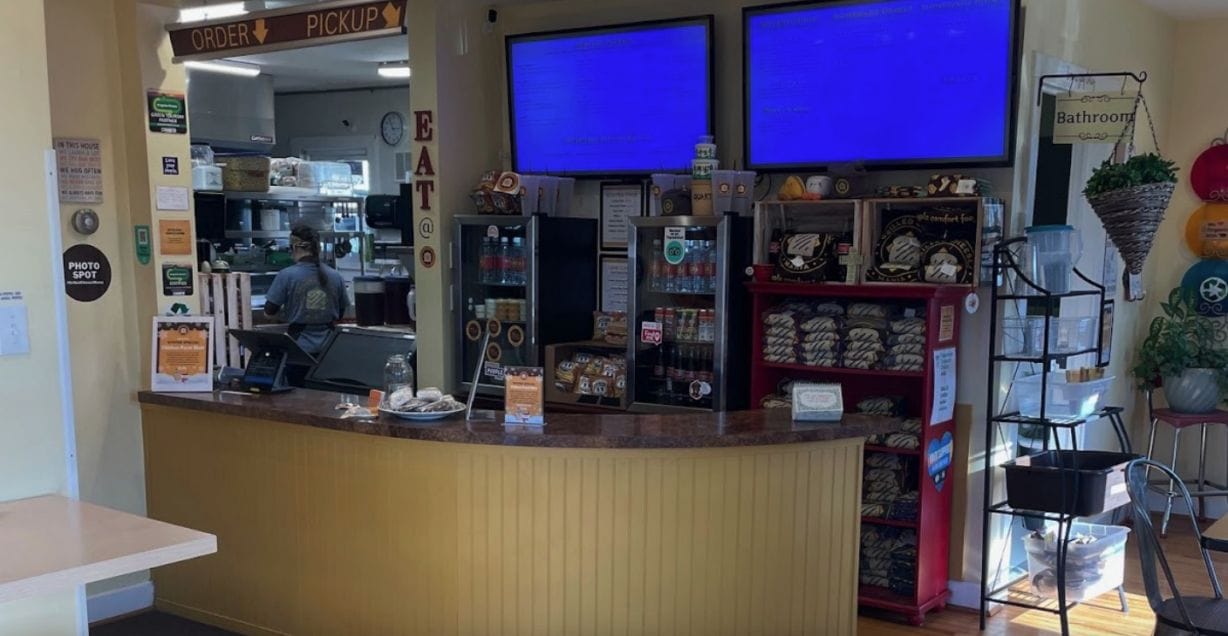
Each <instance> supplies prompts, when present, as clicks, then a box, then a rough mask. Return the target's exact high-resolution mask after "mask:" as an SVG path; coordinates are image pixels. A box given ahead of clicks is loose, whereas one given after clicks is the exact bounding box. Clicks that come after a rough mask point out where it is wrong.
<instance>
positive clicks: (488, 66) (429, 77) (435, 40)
mask: <svg viewBox="0 0 1228 636" xmlns="http://www.w3.org/2000/svg"><path fill="white" fill-rule="evenodd" d="M485 16H486V11H485V9H478V8H473V7H470V6H469V3H444V2H435V3H427V2H411V3H410V7H409V16H408V23H409V47H410V51H409V53H410V55H409V58H410V60H412V64H413V69H414V77H413V80H412V81H413V90H412V91H411V93H410V118H409V121H408V122H407V131H406V134H407V135H408V136H409V137H410V142H409V143H410V152H411V153H412V154H413V157H414V159H415V161H417V160H419V159H420V157H421V152H422V148H423V146H424V145H425V147H426V148H427V149H428V151H429V152H430V155H431V162H432V165H433V166H434V169H435V173H436V174H435V175H434V176H433V177H430V176H419V177H415V181H424V180H431V181H433V182H434V184H435V191H434V193H433V194H432V195H431V209H430V210H429V211H427V210H423V209H422V207H421V199H420V198H419V197H418V196H417V195H416V194H415V196H414V203H413V205H414V219H415V220H416V221H417V222H419V223H420V222H421V221H422V219H424V218H430V219H432V220H433V221H434V222H435V232H434V233H433V234H432V235H431V236H430V237H428V238H425V239H424V238H423V237H422V236H421V235H419V236H417V237H415V258H418V259H419V260H418V261H417V263H418V265H417V266H416V267H415V268H414V278H415V281H416V283H417V294H418V295H417V304H418V307H417V309H418V333H419V334H420V335H419V337H418V381H419V383H420V384H421V385H423V386H443V387H448V388H450V389H451V388H455V382H453V381H452V380H453V376H454V372H455V369H454V364H453V360H452V356H453V355H454V353H455V349H454V348H455V346H456V342H457V338H458V337H459V336H458V335H457V334H456V333H455V328H454V325H453V316H452V313H451V311H450V310H449V306H448V305H449V299H448V296H447V294H448V290H449V285H450V284H451V280H452V279H451V275H452V272H451V270H450V269H449V267H448V262H449V259H450V255H449V252H450V249H451V248H450V242H451V240H452V217H453V216H454V215H456V214H466V213H468V211H469V210H472V207H471V203H470V202H469V191H470V189H472V188H473V185H474V184H475V183H476V182H477V179H478V177H480V176H481V173H482V172H483V171H484V170H488V169H490V168H491V167H492V166H496V165H498V159H497V155H498V148H499V145H498V143H497V142H496V141H494V140H496V139H498V135H499V131H500V130H501V129H500V128H498V126H497V124H496V123H495V122H494V121H493V117H494V111H493V110H492V109H491V107H490V105H491V104H493V103H496V100H498V99H499V97H498V89H497V86H498V84H495V83H492V81H491V78H492V77H500V76H501V75H500V73H499V71H498V70H497V69H498V68H500V61H499V57H498V56H499V53H498V51H500V50H502V49H501V47H502V43H503V40H502V38H501V37H499V35H498V34H497V33H485V32H484V30H483V28H482V24H483V22H484V21H485ZM440 78H447V79H446V80H441V79H440ZM422 110H429V111H431V112H432V113H433V114H434V135H433V140H432V141H430V142H427V143H425V144H423V143H421V142H416V141H414V140H413V137H414V134H415V126H414V111H422ZM426 247H429V248H431V249H433V250H435V253H436V254H437V260H438V262H437V263H436V264H435V266H434V267H432V268H430V269H427V268H425V267H422V266H421V260H420V255H421V253H422V250H423V249H424V248H426Z"/></svg>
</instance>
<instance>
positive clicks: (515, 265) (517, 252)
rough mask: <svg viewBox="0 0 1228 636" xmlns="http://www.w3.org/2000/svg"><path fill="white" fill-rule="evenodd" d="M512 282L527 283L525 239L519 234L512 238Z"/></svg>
mask: <svg viewBox="0 0 1228 636" xmlns="http://www.w3.org/2000/svg"><path fill="white" fill-rule="evenodd" d="M511 270H512V282H513V283H515V284H517V285H523V284H525V273H524V270H525V255H524V239H522V238H520V237H519V236H517V237H516V238H514V239H512V266H511Z"/></svg>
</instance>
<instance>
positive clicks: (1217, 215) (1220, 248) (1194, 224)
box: [1185, 203, 1228, 259]
mask: <svg viewBox="0 0 1228 636" xmlns="http://www.w3.org/2000/svg"><path fill="white" fill-rule="evenodd" d="M1185 244H1186V246H1188V247H1189V248H1190V251H1191V252H1193V254H1194V256H1197V257H1199V258H1216V259H1228V203H1207V204H1205V205H1203V206H1202V207H1200V208H1198V209H1197V210H1194V213H1193V214H1191V215H1190V218H1189V220H1188V221H1186V223H1185Z"/></svg>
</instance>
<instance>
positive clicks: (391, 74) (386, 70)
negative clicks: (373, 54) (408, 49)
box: [376, 62, 410, 79]
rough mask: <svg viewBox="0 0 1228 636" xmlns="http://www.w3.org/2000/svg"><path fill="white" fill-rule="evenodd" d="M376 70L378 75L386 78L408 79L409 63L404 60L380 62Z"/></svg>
mask: <svg viewBox="0 0 1228 636" xmlns="http://www.w3.org/2000/svg"><path fill="white" fill-rule="evenodd" d="M376 72H377V73H379V76H380V77H386V78H388V79H408V78H409V74H410V71H409V64H408V63H406V62H395V63H393V64H380V66H379V69H377V71H376Z"/></svg>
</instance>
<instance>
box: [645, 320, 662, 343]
mask: <svg viewBox="0 0 1228 636" xmlns="http://www.w3.org/2000/svg"><path fill="white" fill-rule="evenodd" d="M640 342H642V343H644V344H650V345H659V344H661V323H659V322H642V323H640Z"/></svg>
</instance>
